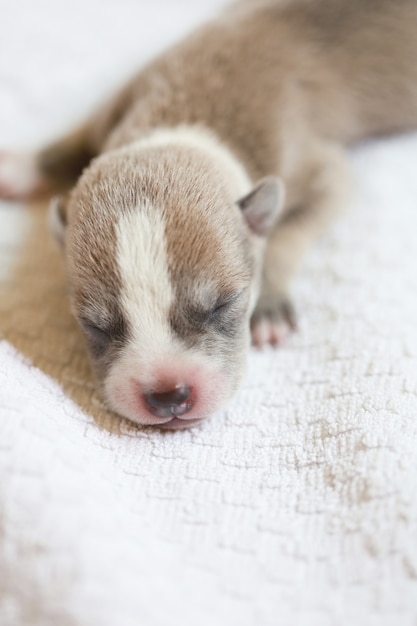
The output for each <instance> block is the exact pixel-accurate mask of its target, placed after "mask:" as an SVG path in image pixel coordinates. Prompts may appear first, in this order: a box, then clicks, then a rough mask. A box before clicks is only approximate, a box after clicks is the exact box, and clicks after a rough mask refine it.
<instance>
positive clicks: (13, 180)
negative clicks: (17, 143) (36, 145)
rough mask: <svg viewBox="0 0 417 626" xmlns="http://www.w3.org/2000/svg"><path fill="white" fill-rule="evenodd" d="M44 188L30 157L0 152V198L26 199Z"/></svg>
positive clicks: (34, 160) (33, 159)
mask: <svg viewBox="0 0 417 626" xmlns="http://www.w3.org/2000/svg"><path fill="white" fill-rule="evenodd" d="M44 186H45V183H44V181H43V180H42V177H41V176H40V174H39V171H38V168H37V165H36V159H35V158H34V157H33V156H32V155H30V154H24V153H22V154H19V153H15V152H3V151H0V198H4V199H7V200H18V199H22V198H27V197H29V196H33V195H36V194H37V193H39V192H40V191H42V190H43V188H44Z"/></svg>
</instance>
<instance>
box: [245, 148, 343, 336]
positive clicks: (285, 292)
mask: <svg viewBox="0 0 417 626" xmlns="http://www.w3.org/2000/svg"><path fill="white" fill-rule="evenodd" d="M294 182H295V183H296V191H295V193H296V196H297V198H296V200H295V198H293V199H291V198H290V203H291V204H290V206H292V207H293V208H292V209H289V210H288V211H287V212H286V213H285V214H284V216H283V218H282V219H281V221H280V222H279V223H278V224H277V226H276V228H275V229H274V230H273V231H272V233H271V234H270V237H269V240H268V244H267V248H266V252H265V260H264V271H263V284H262V287H261V293H260V297H259V300H258V304H257V306H256V308H255V311H254V313H253V315H252V320H251V329H252V340H253V343H254V344H255V345H257V346H262V345H264V344H267V343H270V344H273V345H276V344H278V343H280V342H281V341H282V340H283V339H284V338H285V336H286V335H287V334H288V332H289V331H290V330H291V329H294V328H295V327H296V318H295V312H294V308H293V306H292V303H291V299H290V297H289V288H290V284H291V281H292V279H293V277H294V275H295V274H296V272H297V271H298V270H299V268H300V265H301V262H302V260H303V257H304V255H305V253H306V252H307V250H308V249H309V247H310V246H311V244H312V243H313V241H314V239H315V238H316V237H317V236H318V235H319V234H320V233H321V232H322V231H323V230H324V228H325V227H326V226H327V225H328V224H329V222H330V221H331V220H332V218H333V217H334V216H335V215H336V214H337V210H338V209H339V208H340V207H341V206H343V204H344V203H345V201H346V197H347V196H348V195H349V189H350V187H351V176H350V171H349V166H348V163H347V160H346V155H345V153H344V151H343V149H342V148H340V147H339V146H335V145H333V144H331V145H329V144H325V145H323V144H320V145H317V146H315V147H314V151H313V152H312V153H311V158H310V159H309V162H308V166H307V167H305V168H304V170H303V176H302V178H301V180H300V179H298V180H297V181H294ZM290 193H291V190H290Z"/></svg>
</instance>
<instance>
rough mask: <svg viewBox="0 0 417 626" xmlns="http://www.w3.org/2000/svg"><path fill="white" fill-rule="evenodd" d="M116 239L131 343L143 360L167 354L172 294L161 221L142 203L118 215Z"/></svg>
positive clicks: (123, 299) (162, 221)
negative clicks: (160, 351) (162, 352)
mask: <svg viewBox="0 0 417 626" xmlns="http://www.w3.org/2000/svg"><path fill="white" fill-rule="evenodd" d="M116 235H117V264H118V268H119V272H120V278H121V289H120V301H121V306H122V309H123V314H124V315H125V316H126V318H127V319H128V321H129V324H130V327H131V331H132V339H133V342H134V343H135V344H136V345H138V346H140V350H141V351H142V355H143V357H145V356H146V355H149V353H150V354H155V353H158V352H159V350H162V351H164V352H166V351H167V348H168V344H170V343H171V341H172V338H171V333H170V328H169V321H168V316H169V310H170V307H171V304H172V301H173V290H172V286H171V281H170V278H169V272H168V264H167V251H166V239H165V224H164V220H163V218H162V216H161V214H160V212H159V211H158V210H156V209H155V208H154V207H152V206H151V205H150V204H149V203H147V202H146V201H144V202H143V203H142V204H141V206H140V207H138V208H137V209H133V210H132V211H130V212H129V213H121V214H120V218H119V221H118V223H117V226H116Z"/></svg>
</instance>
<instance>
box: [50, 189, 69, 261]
mask: <svg viewBox="0 0 417 626" xmlns="http://www.w3.org/2000/svg"><path fill="white" fill-rule="evenodd" d="M66 204H67V203H66V198H65V197H64V196H54V197H53V198H52V200H51V202H50V204H49V226H50V229H51V231H52V234H53V236H54V238H55V241H56V242H57V244H58V245H59V247H60V248H62V249H63V248H64V247H65V231H66V228H67V215H66Z"/></svg>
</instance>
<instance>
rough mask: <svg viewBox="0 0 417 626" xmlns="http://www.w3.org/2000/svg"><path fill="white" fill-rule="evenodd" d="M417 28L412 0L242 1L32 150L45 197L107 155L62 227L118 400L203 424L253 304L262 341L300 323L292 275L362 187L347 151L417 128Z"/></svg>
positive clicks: (92, 339) (118, 407)
mask: <svg viewBox="0 0 417 626" xmlns="http://www.w3.org/2000/svg"><path fill="white" fill-rule="evenodd" d="M416 27H417V4H416V3H415V1H414V0H400V1H398V2H395V3H394V2H392V1H391V0H366V1H364V0H350V1H349V2H345V1H344V0H293V1H290V0H288V1H284V0H281V1H269V2H266V1H265V2H242V3H240V4H237V5H235V6H233V7H231V8H229V9H228V10H227V11H225V12H224V13H223V14H222V15H221V16H220V17H219V18H218V20H217V21H215V22H213V23H212V24H209V25H208V26H206V27H204V28H203V29H201V30H200V31H199V32H197V33H196V34H194V35H192V36H190V37H189V38H188V39H187V40H186V41H184V42H183V43H182V44H180V45H178V46H177V47H175V48H174V49H173V50H170V51H169V52H167V53H165V54H164V55H162V56H161V57H160V58H159V59H157V60H156V61H155V62H154V63H152V64H151V65H150V66H148V67H147V68H146V69H145V70H144V71H142V72H141V73H140V75H139V76H138V77H136V78H135V79H134V80H133V81H132V82H131V84H130V85H128V86H127V87H126V88H125V89H124V90H123V91H122V92H121V93H120V94H118V96H117V97H116V98H115V99H114V100H113V101H112V102H111V103H109V104H108V105H107V106H106V107H104V108H103V109H102V111H101V112H99V113H98V114H97V115H96V116H94V118H93V119H92V120H91V121H90V122H89V123H88V124H86V125H85V127H83V128H82V129H81V130H80V131H79V132H78V133H77V134H75V135H72V136H71V137H70V138H68V139H67V140H64V141H63V142H59V143H58V144H55V145H54V146H52V147H50V148H48V149H47V150H45V151H43V152H41V153H40V154H39V155H38V157H37V159H36V161H33V160H28V159H27V160H26V162H25V163H26V175H27V179H26V180H27V188H26V189H25V181H24V180H23V181H20V182H21V184H22V186H21V188H20V191H28V192H30V191H32V190H33V189H34V188H35V187H36V185H38V184H40V183H41V182H43V183H46V182H47V181H48V180H61V179H64V178H66V177H68V175H73V174H74V172H77V171H78V170H79V168H80V166H81V164H87V163H88V161H89V160H90V159H91V158H92V157H93V156H95V155H101V156H99V157H98V158H97V159H95V160H94V161H93V162H92V164H91V165H90V167H89V168H88V169H87V170H85V172H84V173H83V175H82V176H81V178H80V180H79V182H78V183H77V186H76V187H75V189H74V190H73V192H72V193H71V196H70V198H69V202H68V205H67V208H66V221H67V222H68V225H67V228H66V229H65V233H63V234H62V238H63V240H65V248H66V253H67V263H68V272H69V280H70V285H71V293H72V303H73V309H74V312H75V314H76V316H77V318H78V319H79V321H80V323H81V325H82V327H83V329H84V331H85V333H86V337H87V341H88V343H89V345H90V349H91V352H92V356H93V362H94V364H95V367H96V371H97V373H98V377H99V380H100V381H101V385H102V389H103V392H104V395H105V397H106V399H107V401H108V404H109V406H110V407H111V408H112V409H114V410H115V411H116V412H118V413H120V414H122V415H125V416H127V417H129V418H130V419H133V420H136V421H139V422H141V423H165V424H166V425H169V426H171V427H179V426H182V425H184V424H190V423H192V422H194V421H196V420H199V419H201V418H203V417H205V416H206V415H207V414H208V413H210V412H212V411H213V410H214V409H215V408H216V407H217V406H219V405H220V404H221V403H223V402H224V401H225V400H226V399H227V398H228V397H229V396H230V395H231V394H232V393H233V392H234V391H235V389H236V387H237V385H238V382H239V380H240V378H241V374H242V371H243V363H244V361H245V352H246V348H247V344H248V338H249V330H248V329H249V318H250V316H252V335H253V339H254V341H255V343H257V344H263V343H267V342H270V343H276V342H277V341H279V339H280V337H281V334H282V332H283V328H284V327H285V326H291V325H293V324H294V320H293V314H292V309H291V305H290V304H289V298H288V290H289V283H290V281H291V278H292V276H293V274H294V272H295V271H296V269H297V268H298V265H299V263H300V259H301V258H302V254H303V252H304V251H305V249H306V248H307V247H308V245H309V243H310V242H311V240H312V238H314V236H315V235H316V234H317V233H318V232H319V231H320V230H321V229H322V228H323V226H324V225H325V224H326V223H327V222H328V221H329V219H330V218H331V217H332V216H333V215H334V213H335V209H337V207H338V206H339V205H340V204H341V202H342V201H343V199H344V197H345V195H346V191H347V188H348V187H349V176H348V168H347V166H346V159H345V153H344V147H343V146H344V145H346V144H350V143H352V142H354V141H358V140H360V139H362V138H364V137H367V136H370V135H375V134H380V133H391V132H398V131H403V130H406V129H408V128H411V127H415V126H417V64H416V63H415V60H416V59H417V39H416V37H415V31H416ZM6 165H7V166H9V167H10V165H12V166H13V161H12V160H11V158H10V157H4V158H3V171H4V170H5V167H6ZM1 167H2V165H1V161H0V188H1V185H2V181H1ZM271 175H274V176H279V177H280V178H281V179H282V180H283V181H284V183H285V188H286V195H285V204H284V205H283V206H281V205H282V204H283V203H282V197H283V194H282V191H281V189H280V187H279V185H278V183H276V182H275V181H274V180H272V179H270V178H269V179H268V178H266V177H268V176H271ZM6 178H7V176H6V175H3V191H4V193H5V192H7V190H8V189H9V190H10V191H11V192H12V193H13V191H16V192H18V191H19V189H18V186H17V185H15V189H14V190H13V184H12V183H13V181H12V180H11V178H10V175H9V181H7V180H6ZM259 179H265V180H264V182H261V184H260V185H258V186H257V187H256V188H255V190H254V191H253V192H251V189H252V187H253V185H254V184H255V183H256V182H257V181H258V180H259ZM280 210H281V216H280V219H279V221H277V216H278V212H279V211H280ZM274 224H275V226H274ZM267 234H268V237H267V238H266V235H267ZM265 244H266V248H265ZM264 249H265V250H264ZM262 259H263V276H262V280H260V276H261V270H262ZM256 302H257V305H256V308H255V309H254V306H255V303H256Z"/></svg>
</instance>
